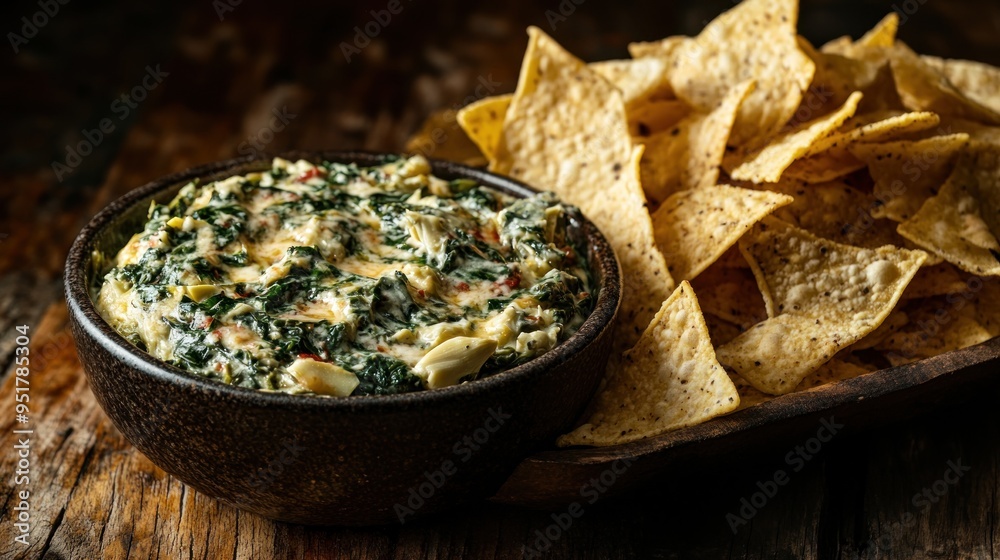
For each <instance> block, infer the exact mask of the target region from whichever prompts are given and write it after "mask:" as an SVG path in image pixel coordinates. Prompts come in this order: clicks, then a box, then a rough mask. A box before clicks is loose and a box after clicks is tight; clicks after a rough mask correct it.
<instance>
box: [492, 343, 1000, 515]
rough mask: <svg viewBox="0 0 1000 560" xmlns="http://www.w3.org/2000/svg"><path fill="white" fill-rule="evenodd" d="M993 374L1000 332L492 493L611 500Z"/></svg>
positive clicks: (562, 461)
mask: <svg viewBox="0 0 1000 560" xmlns="http://www.w3.org/2000/svg"><path fill="white" fill-rule="evenodd" d="M991 378H996V379H1000V337H996V338H993V339H992V340H989V341H987V342H984V343H982V344H979V345H976V346H972V347H970V348H965V349H962V350H955V351H952V352H948V353H945V354H941V355H939V356H935V357H933V358H928V359H925V360H920V361H918V362H914V363H911V364H906V365H902V366H898V367H893V368H888V369H883V370H879V371H875V372H872V373H868V374H865V375H861V376H858V377H855V378H853V379H848V380H844V381H839V382H836V383H831V384H828V385H822V386H819V387H816V388H813V389H810V390H808V391H802V392H798V393H791V394H788V395H783V396H781V397H777V398H775V399H773V400H770V401H767V402H765V403H761V404H758V405H756V406H752V407H749V408H746V409H744V410H740V411H738V412H734V413H733V414H730V415H728V416H724V417H721V418H715V419H713V420H710V421H708V422H705V423H704V424H699V425H697V426H691V427H689V428H683V429H680V430H676V431H673V432H669V433H667V434H663V435H662V436H658V437H654V438H649V439H644V440H640V441H636V442H632V443H628V444H624V445H616V446H611V447H588V448H581V447H576V448H567V449H553V450H547V451H542V452H539V453H536V454H535V455H532V456H530V457H528V458H526V459H524V460H523V461H522V462H521V463H520V464H519V465H518V466H517V468H516V469H515V470H514V473H513V474H512V475H511V476H510V478H509V479H507V481H506V482H505V483H504V485H503V486H502V487H501V488H500V490H499V491H498V492H497V494H496V495H495V496H494V497H493V498H492V500H493V501H495V502H499V503H504V504H515V505H522V506H528V507H537V508H546V509H550V508H560V507H565V506H566V505H568V504H571V503H572V502H574V501H577V502H586V501H590V500H594V497H595V496H598V495H599V496H600V497H601V498H602V499H603V498H604V497H607V496H613V495H618V494H623V493H626V492H628V491H629V490H632V489H635V488H636V487H638V486H640V485H642V484H643V483H646V482H648V481H650V480H651V479H653V478H654V477H662V476H664V475H665V474H667V473H670V472H672V471H681V470H687V469H691V468H696V467H697V466H698V465H705V464H708V463H709V462H710V461H718V460H719V459H720V458H721V457H723V456H725V455H735V454H736V453H739V452H740V451H746V450H750V449H753V448H759V447H762V446H765V445H769V444H773V443H774V442H784V441H788V442H790V443H796V442H795V441H794V439H793V438H796V437H804V436H805V435H806V434H809V435H810V436H815V435H816V434H817V432H818V431H819V429H820V428H821V427H822V426H823V425H824V422H825V423H827V424H830V425H833V426H834V429H837V430H838V431H839V430H840V428H836V426H837V425H843V426H844V428H843V429H844V430H848V431H850V430H855V429H858V428H863V427H867V426H871V425H875V424H880V423H885V422H889V421H893V420H898V419H900V418H903V417H906V416H907V415H910V414H913V413H915V412H917V411H919V410H921V409H924V408H925V407H927V406H933V405H935V404H936V403H939V402H940V401H942V400H945V399H948V398H955V397H956V396H962V395H964V394H968V393H971V392H973V391H975V390H976V389H977V388H981V387H982V386H983V385H985V384H986V383H987V382H988V381H989V380H990V379H991ZM825 434H826V432H824V433H823V435H825ZM805 441H807V440H805ZM797 443H802V442H801V441H799V442H797ZM602 477H603V478H602Z"/></svg>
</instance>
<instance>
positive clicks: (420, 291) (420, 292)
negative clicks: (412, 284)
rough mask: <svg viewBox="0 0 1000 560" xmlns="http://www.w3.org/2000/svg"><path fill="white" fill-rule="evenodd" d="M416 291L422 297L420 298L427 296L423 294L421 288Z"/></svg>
mask: <svg viewBox="0 0 1000 560" xmlns="http://www.w3.org/2000/svg"><path fill="white" fill-rule="evenodd" d="M417 293H418V294H420V297H422V298H426V297H427V295H426V294H424V291H423V290H417Z"/></svg>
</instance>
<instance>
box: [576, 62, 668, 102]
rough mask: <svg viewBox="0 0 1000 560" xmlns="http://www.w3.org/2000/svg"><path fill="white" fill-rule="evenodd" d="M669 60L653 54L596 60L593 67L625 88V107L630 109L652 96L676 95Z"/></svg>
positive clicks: (605, 77) (623, 94)
mask: <svg viewBox="0 0 1000 560" xmlns="http://www.w3.org/2000/svg"><path fill="white" fill-rule="evenodd" d="M667 64H668V63H667V61H666V60H664V59H662V58H652V57H650V58H637V59H630V60H606V61H603V62H593V63H591V64H590V69H591V70H593V71H595V72H597V73H598V74H600V75H601V76H603V77H604V79H605V80H607V81H609V82H611V84H612V85H614V86H615V87H616V88H618V89H619V90H621V92H622V97H623V99H624V100H625V107H626V109H627V110H630V109H631V108H632V107H633V106H636V105H640V104H643V103H646V102H648V101H649V100H650V99H654V98H656V99H672V98H673V97H674V91H673V89H671V88H670V78H669V76H668V75H667Z"/></svg>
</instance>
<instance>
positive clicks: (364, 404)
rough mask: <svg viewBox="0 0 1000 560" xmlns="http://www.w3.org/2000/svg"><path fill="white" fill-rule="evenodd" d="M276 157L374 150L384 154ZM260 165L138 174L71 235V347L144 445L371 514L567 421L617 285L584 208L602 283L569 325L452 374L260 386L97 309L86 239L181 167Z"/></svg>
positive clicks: (259, 491) (222, 493)
mask: <svg viewBox="0 0 1000 560" xmlns="http://www.w3.org/2000/svg"><path fill="white" fill-rule="evenodd" d="M284 157H288V158H296V159H297V158H305V159H308V160H312V161H316V162H318V161H322V160H329V161H338V162H358V163H359V164H376V163H380V162H381V161H382V158H383V157H384V156H379V155H376V154H369V153H355V152H327V153H292V154H284ZM432 163H433V168H434V173H435V174H436V175H438V176H440V177H443V178H461V177H467V178H471V179H475V180H476V181H478V182H480V183H481V184H483V185H487V186H490V187H493V188H495V189H498V190H500V191H503V192H506V193H510V194H512V195H514V196H519V197H523V196H527V195H530V194H531V193H532V192H533V191H532V190H531V189H530V188H528V187H526V186H524V185H523V184H521V183H518V182H516V181H513V180H511V179H508V178H505V177H501V176H498V175H493V174H491V173H487V172H485V171H482V170H479V169H473V168H469V167H465V166H462V165H457V164H454V163H449V162H442V161H435V162H432ZM269 167H270V160H259V159H258V160H251V159H249V158H247V159H236V160H230V161H224V162H220V163H214V164H210V165H206V166H203V167H198V168H195V169H191V170H189V171H185V172H183V173H179V174H176V175H171V176H169V177H164V178H163V179H160V180H158V181H154V182H152V183H149V184H147V185H145V186H143V187H140V188H138V189H136V190H134V191H132V192H130V193H128V194H126V195H125V196H123V197H122V198H120V199H118V200H116V201H115V202H113V203H112V204H111V205H110V206H108V207H107V208H105V209H104V210H103V211H102V212H101V213H100V214H98V215H97V216H96V217H94V219H93V220H91V221H90V223H89V224H87V226H86V227H85V228H83V231H82V232H80V235H79V236H78V237H77V238H76V241H75V242H74V243H73V247H72V248H71V249H70V252H69V258H68V259H67V261H66V276H65V278H66V298H67V300H68V303H69V311H70V318H71V322H72V328H73V335H74V337H75V339H76V346H77V350H78V351H79V355H80V361H81V362H82V364H83V369H84V371H85V372H86V374H87V378H88V380H89V382H90V388H91V390H92V391H93V392H94V395H95V396H96V397H97V400H98V402H99V403H100V404H101V407H103V408H104V411H105V412H106V413H107V415H108V416H109V417H110V418H111V420H112V422H114V424H115V426H117V427H118V429H119V430H121V432H122V433H123V434H125V437H126V438H128V440H129V441H130V442H132V444H133V445H135V447H136V448H138V449H139V451H141V452H142V453H144V454H145V455H146V456H147V457H149V459H150V460H152V461H153V462H154V463H156V464H157V465H159V466H160V467H161V468H163V469H164V470H165V471H167V472H169V473H170V474H172V475H174V476H176V477H177V478H179V479H181V480H182V481H184V482H185V483H186V484H188V485H190V486H192V487H194V488H197V489H198V490H199V491H201V492H203V493H205V494H208V495H210V496H214V497H216V498H218V499H220V500H222V501H224V502H227V503H230V504H232V505H234V506H236V507H238V508H240V509H244V510H248V511H252V512H254V513H258V514H260V515H263V516H266V517H270V518H272V519H277V520H282V521H290V522H295V523H306V524H317V525H374V524H381V523H388V522H395V521H397V520H398V519H400V518H401V517H402V518H403V519H404V520H406V521H409V520H410V519H413V518H415V517H417V516H421V515H425V514H428V513H432V512H436V511H441V510H444V509H446V508H451V507H454V506H457V505H460V504H462V503H467V502H471V501H474V500H480V499H483V498H485V497H489V496H490V495H492V494H493V493H494V492H495V491H496V489H497V488H499V486H500V485H501V484H502V483H503V481H504V480H505V479H506V477H507V476H508V475H509V474H510V473H511V472H512V471H513V469H514V467H515V465H516V464H517V462H518V461H519V460H520V459H521V458H523V457H525V456H526V455H528V454H529V453H531V452H533V451H535V450H538V449H539V448H542V447H545V446H548V445H551V443H552V441H553V439H554V438H555V436H556V435H558V434H560V433H562V432H563V431H565V430H567V429H568V428H570V427H571V426H572V424H573V422H574V420H575V419H576V418H577V416H578V415H579V414H580V412H581V411H582V409H583V407H584V406H585V405H586V404H587V401H588V400H589V399H590V398H591V396H592V395H593V393H594V391H595V390H596V388H597V385H598V383H599V381H600V378H601V374H602V372H603V370H604V366H605V364H606V361H607V358H608V352H609V345H610V342H611V331H612V329H611V326H612V323H613V321H614V317H615V314H616V312H617V309H618V302H619V299H620V290H621V287H620V271H619V268H618V262H617V260H616V259H615V255H614V252H613V251H612V250H611V248H610V246H609V245H608V243H607V241H606V240H605V239H604V236H602V235H601V233H600V232H599V231H598V230H597V228H596V227H594V226H593V225H592V224H590V223H589V222H587V223H585V224H584V228H585V229H584V231H585V233H586V235H587V237H588V239H589V252H590V255H589V256H590V262H591V263H592V272H593V274H594V278H595V281H596V283H597V284H598V285H599V286H600V292H599V295H598V298H597V304H596V308H595V309H594V312H593V313H592V314H591V315H590V317H589V318H588V319H587V320H586V322H585V323H584V324H583V326H582V327H581V328H580V330H579V331H578V332H576V333H575V334H574V335H573V336H572V337H570V338H569V339H568V340H567V341H565V342H563V343H562V344H560V345H559V346H558V347H557V348H555V349H553V350H552V351H550V352H548V353H547V354H544V355H543V356H541V357H539V358H537V359H535V360H532V361H531V362H529V363H526V364H524V365H521V366H518V367H516V368H513V369H510V370H508V371H505V372H501V373H498V374H496V375H493V376H490V377H486V378H484V379H480V380H477V381H473V382H471V383H465V384H462V385H457V386H454V387H448V388H444V389H435V390H430V391H421V392H416V393H407V394H400V395H390V396H365V397H350V398H323V397H314V396H302V395H300V396H295V395H286V394H276V393H264V392H260V391H254V390H250V389H244V388H240V387H233V386H229V385H225V384H222V383H218V382H214V381H209V380H206V379H203V378H200V377H198V376H196V375H193V374H190V373H188V372H186V371H184V370H182V369H179V368H176V367H174V366H171V365H168V364H166V363H164V362H161V361H159V360H157V359H155V358H153V357H152V356H150V355H149V354H146V353H145V352H143V351H141V350H139V349H138V348H136V347H135V346H133V345H131V344H130V343H129V342H127V341H126V340H125V339H124V338H123V337H122V336H121V335H119V334H118V333H117V332H116V331H115V330H114V329H113V328H111V327H110V326H109V325H108V324H107V323H105V322H104V320H103V319H102V318H101V317H100V315H99V314H98V312H97V309H96V308H95V306H94V303H93V301H92V299H91V289H92V288H93V286H94V285H95V282H100V279H99V278H96V275H97V273H96V271H95V270H94V266H93V264H92V254H93V252H94V251H95V250H99V251H102V252H103V253H104V254H106V255H114V254H115V253H117V251H118V250H119V249H120V248H121V247H122V246H124V244H125V242H126V241H127V240H128V239H129V237H131V235H132V233H134V232H136V231H140V230H141V229H142V225H143V224H144V223H145V220H146V211H147V209H148V208H149V204H150V201H151V200H154V199H155V200H157V201H159V202H164V201H168V200H170V199H171V198H172V197H173V196H174V195H175V194H176V193H177V191H178V189H179V188H180V187H181V186H183V185H184V184H186V183H187V182H188V181H190V180H192V179H195V178H203V179H209V180H210V179H214V178H220V177H224V176H228V175H231V174H235V173H242V172H246V171H250V170H262V169H268V168H269Z"/></svg>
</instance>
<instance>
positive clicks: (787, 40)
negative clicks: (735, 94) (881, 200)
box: [670, 0, 815, 145]
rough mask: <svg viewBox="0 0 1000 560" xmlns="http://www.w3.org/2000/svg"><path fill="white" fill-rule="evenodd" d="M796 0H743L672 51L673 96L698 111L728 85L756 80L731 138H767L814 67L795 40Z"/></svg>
mask: <svg viewBox="0 0 1000 560" xmlns="http://www.w3.org/2000/svg"><path fill="white" fill-rule="evenodd" d="M798 12H799V10H798V1H797V0H745V1H744V2H742V3H740V4H739V5H737V6H736V7H734V8H733V9H731V10H729V11H727V12H725V13H723V14H722V15H720V16H719V17H717V18H715V19H714V20H713V21H712V22H711V23H709V24H708V25H707V26H706V27H705V29H704V30H702V32H701V33H700V34H699V35H698V36H697V37H695V38H694V39H689V40H686V41H680V42H679V43H678V44H677V45H676V46H675V47H674V48H673V50H672V51H671V53H670V57H671V60H672V63H673V66H672V70H671V74H670V82H671V83H672V84H673V87H674V91H675V92H676V93H677V96H678V97H679V98H681V99H683V100H684V101H687V102H688V103H689V104H691V105H692V106H694V107H695V108H696V109H698V110H700V111H702V112H709V111H712V110H713V109H715V108H716V107H717V106H718V105H719V104H720V103H721V102H722V100H723V99H724V98H725V97H726V96H727V95H728V93H729V91H730V90H731V88H732V87H733V84H736V83H740V82H745V81H747V80H755V81H756V83H757V87H756V89H754V91H753V92H752V93H751V94H750V95H749V96H748V97H747V99H746V101H745V102H744V103H743V104H742V105H741V106H740V110H739V114H738V115H737V117H736V123H735V124H734V125H733V133H732V137H731V138H730V143H732V144H734V145H743V144H746V143H747V142H748V141H750V140H751V139H753V138H758V137H767V136H770V135H772V134H774V133H775V132H777V131H778V130H780V129H781V127H782V126H784V124H785V123H786V122H787V121H788V120H789V119H790V118H791V117H792V115H793V114H795V110H796V109H797V108H798V106H799V102H800V101H801V100H802V95H803V93H804V92H805V91H806V89H808V88H809V83H810V82H811V81H812V77H813V73H814V71H815V67H814V66H813V63H812V61H811V60H809V57H808V56H806V54H805V53H803V52H802V51H801V50H800V49H799V47H798V42H797V40H796V32H795V25H796V21H797V19H798V15H799V14H798Z"/></svg>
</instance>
